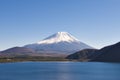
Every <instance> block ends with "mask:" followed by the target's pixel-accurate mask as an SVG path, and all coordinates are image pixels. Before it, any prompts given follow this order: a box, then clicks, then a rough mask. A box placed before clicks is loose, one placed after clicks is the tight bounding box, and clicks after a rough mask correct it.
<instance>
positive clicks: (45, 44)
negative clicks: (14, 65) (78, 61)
mask: <svg viewBox="0 0 120 80" xmlns="http://www.w3.org/2000/svg"><path fill="white" fill-rule="evenodd" d="M24 47H26V48H31V49H34V50H35V51H37V52H46V51H47V52H48V53H67V54H71V53H74V52H76V51H79V50H82V49H86V48H92V47H90V46H88V45H86V44H85V43H82V42H80V41H79V40H78V39H76V38H75V37H73V36H72V35H70V34H69V33H67V32H58V33H56V34H53V35H52V36H50V37H47V38H45V39H44V40H41V41H39V42H37V43H34V44H28V45H25V46H24Z"/></svg>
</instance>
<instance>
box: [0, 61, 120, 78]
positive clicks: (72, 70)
mask: <svg viewBox="0 0 120 80" xmlns="http://www.w3.org/2000/svg"><path fill="white" fill-rule="evenodd" d="M0 80H120V63H100V62H17V63H1V64H0Z"/></svg>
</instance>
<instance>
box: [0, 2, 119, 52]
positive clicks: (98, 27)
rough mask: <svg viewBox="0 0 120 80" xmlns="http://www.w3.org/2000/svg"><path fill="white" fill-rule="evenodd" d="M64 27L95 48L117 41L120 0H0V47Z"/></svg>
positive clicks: (43, 35) (27, 40)
mask: <svg viewBox="0 0 120 80" xmlns="http://www.w3.org/2000/svg"><path fill="white" fill-rule="evenodd" d="M58 31H59V32H60V31H66V32H69V33H71V34H72V35H73V36H75V37H76V38H78V39H79V40H80V41H82V42H84V43H87V44H89V45H91V46H93V47H95V48H102V47H104V46H106V45H111V44H114V43H117V42H119V41H120V0H0V50H4V49H7V48H10V47H14V46H23V45H26V44H31V43H35V42H37V41H39V40H42V39H44V38H46V37H48V36H49V35H51V34H54V33H56V32H58Z"/></svg>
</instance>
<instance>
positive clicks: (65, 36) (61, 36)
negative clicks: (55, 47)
mask: <svg viewBox="0 0 120 80" xmlns="http://www.w3.org/2000/svg"><path fill="white" fill-rule="evenodd" d="M61 41H62V42H64V41H66V42H78V41H79V40H78V39H76V38H75V37H73V36H72V35H70V34H69V33H67V32H58V33H56V34H54V35H52V36H50V37H48V38H46V39H44V40H42V41H39V42H38V44H52V43H58V42H61Z"/></svg>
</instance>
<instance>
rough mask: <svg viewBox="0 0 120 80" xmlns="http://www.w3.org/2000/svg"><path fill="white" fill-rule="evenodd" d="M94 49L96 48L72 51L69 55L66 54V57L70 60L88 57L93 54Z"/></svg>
mask: <svg viewBox="0 0 120 80" xmlns="http://www.w3.org/2000/svg"><path fill="white" fill-rule="evenodd" d="M95 51H97V49H84V50H81V51H78V52H76V53H73V54H71V55H68V56H67V57H66V58H67V59H71V60H85V59H90V56H92V55H94V52H95Z"/></svg>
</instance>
